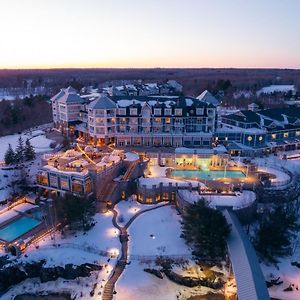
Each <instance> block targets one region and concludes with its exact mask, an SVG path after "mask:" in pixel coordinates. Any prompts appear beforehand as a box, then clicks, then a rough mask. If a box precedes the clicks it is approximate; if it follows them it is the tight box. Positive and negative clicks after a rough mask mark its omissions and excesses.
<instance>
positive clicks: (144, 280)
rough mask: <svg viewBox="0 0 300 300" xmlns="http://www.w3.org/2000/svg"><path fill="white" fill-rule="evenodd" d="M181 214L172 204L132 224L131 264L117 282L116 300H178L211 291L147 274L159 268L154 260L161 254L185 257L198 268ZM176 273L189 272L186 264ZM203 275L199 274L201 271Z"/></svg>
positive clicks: (144, 215)
mask: <svg viewBox="0 0 300 300" xmlns="http://www.w3.org/2000/svg"><path fill="white" fill-rule="evenodd" d="M180 219H181V218H180V216H179V215H178V213H177V211H176V210H175V209H174V208H172V207H171V206H165V207H161V208H157V209H155V210H152V211H149V212H146V213H144V214H142V215H140V216H139V217H138V218H137V219H136V220H135V221H134V222H133V223H132V224H131V225H130V227H129V237H130V238H129V261H130V264H129V265H128V266H127V267H126V269H125V271H124V272H123V274H122V275H121V277H120V278H119V280H118V281H117V284H116V288H115V289H116V292H117V294H116V296H115V299H116V300H137V299H143V300H152V299H163V300H175V299H187V298H188V295H201V294H205V293H207V292H208V291H209V289H208V288H205V287H197V288H187V287H184V286H180V285H177V284H175V283H173V282H172V281H170V280H169V279H167V278H166V276H164V278H163V279H159V278H157V277H155V276H154V275H151V274H149V273H146V272H145V271H144V269H145V268H157V266H155V262H154V259H155V257H156V256H158V255H166V256H170V257H173V258H179V257H182V258H184V259H186V260H188V261H189V266H191V267H194V263H193V262H192V261H191V260H190V259H191V250H190V249H189V248H188V247H187V245H186V244H185V242H184V240H183V239H182V238H180V233H181V229H180ZM175 271H176V272H178V273H181V274H185V272H186V271H185V270H184V269H183V268H182V267H176V270H175ZM198 276H199V274H198Z"/></svg>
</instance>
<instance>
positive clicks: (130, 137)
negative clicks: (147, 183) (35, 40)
mask: <svg viewBox="0 0 300 300" xmlns="http://www.w3.org/2000/svg"><path fill="white" fill-rule="evenodd" d="M51 101H52V109H53V121H54V124H55V127H56V128H58V129H60V130H61V131H62V132H64V133H66V134H68V135H71V136H74V135H75V136H76V137H77V138H79V139H81V140H82V141H85V142H89V143H91V144H94V145H105V144H110V143H114V144H115V145H116V146H120V147H124V146H145V147H152V146H171V147H181V146H187V147H189V146H192V147H200V146H206V147H208V146H210V145H211V141H212V137H213V133H214V132H215V130H216V112H217V110H216V107H215V106H214V105H212V104H211V103H207V102H205V101H200V100H198V99H196V98H191V97H184V96H160V95H159V96H115V97H109V96H107V95H102V94H101V95H99V96H97V97H96V98H92V99H91V98H88V97H84V96H82V97H80V96H79V95H77V94H76V91H75V90H74V89H73V88H67V89H62V90H61V91H60V92H59V93H58V94H57V95H55V96H54V97H53V98H52V99H51Z"/></svg>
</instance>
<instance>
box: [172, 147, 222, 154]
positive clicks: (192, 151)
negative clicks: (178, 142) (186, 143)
mask: <svg viewBox="0 0 300 300" xmlns="http://www.w3.org/2000/svg"><path fill="white" fill-rule="evenodd" d="M175 153H176V154H214V153H219V154H220V153H227V150H226V148H225V147H224V146H222V145H219V146H218V147H214V148H199V149H192V148H185V147H179V148H176V149H175Z"/></svg>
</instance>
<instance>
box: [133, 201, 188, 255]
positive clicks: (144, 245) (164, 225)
mask: <svg viewBox="0 0 300 300" xmlns="http://www.w3.org/2000/svg"><path fill="white" fill-rule="evenodd" d="M180 219H181V217H180V215H178V212H177V210H175V209H174V208H172V207H170V206H165V207H161V208H158V209H155V210H152V211H149V212H146V213H144V214H142V215H140V216H139V217H138V218H137V219H136V220H135V221H134V222H133V223H132V224H131V226H130V227H129V230H128V231H129V235H130V242H129V253H130V255H141V256H153V255H155V256H156V255H184V256H189V255H190V253H191V252H190V250H189V249H188V247H187V246H186V244H185V242H184V240H183V239H182V238H180V233H181V228H180V226H181V225H180Z"/></svg>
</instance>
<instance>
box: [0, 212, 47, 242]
mask: <svg viewBox="0 0 300 300" xmlns="http://www.w3.org/2000/svg"><path fill="white" fill-rule="evenodd" d="M39 224H41V222H40V221H38V220H36V219H32V218H28V217H25V216H23V217H21V218H19V219H17V220H15V221H13V222H11V223H9V224H7V225H6V226H4V227H3V228H1V229H0V239H1V240H4V241H6V242H11V241H13V240H15V239H17V238H18V237H20V236H22V235H23V234H24V233H26V232H28V231H29V230H31V229H33V228H34V227H36V226H38V225H39Z"/></svg>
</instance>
